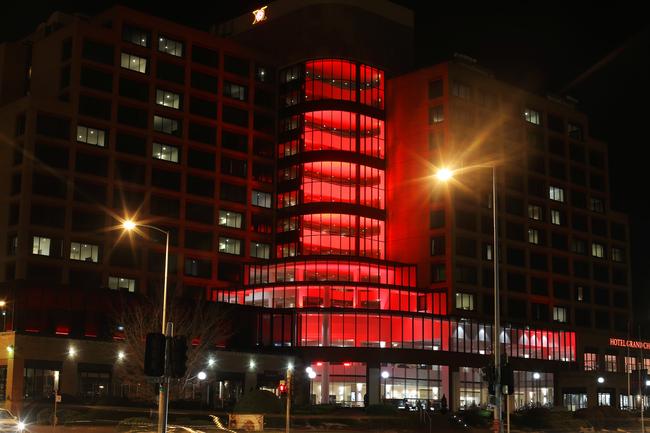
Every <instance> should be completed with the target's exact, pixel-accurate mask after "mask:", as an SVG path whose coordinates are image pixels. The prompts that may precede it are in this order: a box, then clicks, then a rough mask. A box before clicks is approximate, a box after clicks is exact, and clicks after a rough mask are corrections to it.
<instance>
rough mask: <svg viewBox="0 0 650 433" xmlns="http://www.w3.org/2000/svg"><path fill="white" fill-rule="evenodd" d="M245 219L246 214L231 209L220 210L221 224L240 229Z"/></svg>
mask: <svg viewBox="0 0 650 433" xmlns="http://www.w3.org/2000/svg"><path fill="white" fill-rule="evenodd" d="M243 219H244V215H243V214H241V213H239V212H233V211H229V210H220V211H219V225H220V226H223V227H232V228H236V229H240V228H241V227H242V220H243Z"/></svg>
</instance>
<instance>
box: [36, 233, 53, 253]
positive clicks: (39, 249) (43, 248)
mask: <svg viewBox="0 0 650 433" xmlns="http://www.w3.org/2000/svg"><path fill="white" fill-rule="evenodd" d="M51 245H52V239H50V238H46V237H43V236H34V237H33V246H32V254H36V255H39V256H49V255H50V247H51Z"/></svg>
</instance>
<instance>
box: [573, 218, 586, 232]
mask: <svg viewBox="0 0 650 433" xmlns="http://www.w3.org/2000/svg"><path fill="white" fill-rule="evenodd" d="M571 225H572V227H573V228H574V229H575V230H580V231H583V232H586V231H587V230H588V220H587V215H582V214H576V213H574V214H573V215H571Z"/></svg>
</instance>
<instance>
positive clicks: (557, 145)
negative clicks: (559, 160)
mask: <svg viewBox="0 0 650 433" xmlns="http://www.w3.org/2000/svg"><path fill="white" fill-rule="evenodd" d="M548 150H549V152H551V153H553V154H555V155H558V156H564V154H565V152H566V144H565V143H564V140H561V139H559V138H549V140H548Z"/></svg>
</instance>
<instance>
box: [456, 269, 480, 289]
mask: <svg viewBox="0 0 650 433" xmlns="http://www.w3.org/2000/svg"><path fill="white" fill-rule="evenodd" d="M456 281H458V282H459V283H468V284H477V283H478V274H477V272H476V267H475V266H467V265H456Z"/></svg>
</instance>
